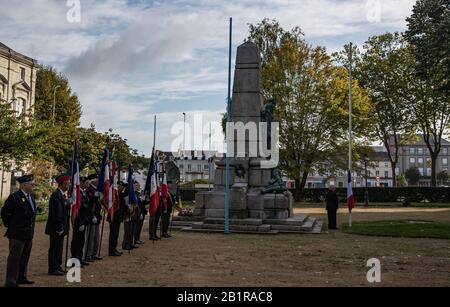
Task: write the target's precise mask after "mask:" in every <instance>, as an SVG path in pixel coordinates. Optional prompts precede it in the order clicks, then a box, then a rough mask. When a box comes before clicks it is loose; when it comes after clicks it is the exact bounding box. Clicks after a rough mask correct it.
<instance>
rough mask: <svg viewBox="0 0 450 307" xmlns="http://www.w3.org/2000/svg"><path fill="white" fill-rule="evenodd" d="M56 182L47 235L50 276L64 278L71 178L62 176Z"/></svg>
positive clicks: (49, 209)
mask: <svg viewBox="0 0 450 307" xmlns="http://www.w3.org/2000/svg"><path fill="white" fill-rule="evenodd" d="M56 182H57V183H58V188H57V189H56V190H55V192H53V194H52V196H51V197H50V204H49V207H48V220H47V225H46V227H45V234H47V235H49V236H50V246H49V249H48V274H49V275H52V276H62V275H64V273H65V270H64V269H63V268H62V256H63V249H64V237H65V236H66V235H68V231H69V228H68V227H69V204H68V202H67V198H66V195H65V193H66V192H67V191H68V190H69V188H70V182H71V176H69V175H60V176H58V177H57V178H56Z"/></svg>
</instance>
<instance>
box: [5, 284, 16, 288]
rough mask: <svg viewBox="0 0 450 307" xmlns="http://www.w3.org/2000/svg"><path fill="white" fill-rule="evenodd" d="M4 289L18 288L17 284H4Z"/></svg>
mask: <svg viewBox="0 0 450 307" xmlns="http://www.w3.org/2000/svg"><path fill="white" fill-rule="evenodd" d="M5 288H19V285H17V284H5Z"/></svg>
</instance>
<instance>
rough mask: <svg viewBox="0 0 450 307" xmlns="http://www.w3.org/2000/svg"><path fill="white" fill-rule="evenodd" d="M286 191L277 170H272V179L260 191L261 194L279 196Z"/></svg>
mask: <svg viewBox="0 0 450 307" xmlns="http://www.w3.org/2000/svg"><path fill="white" fill-rule="evenodd" d="M286 191H287V187H286V185H285V184H284V182H283V178H282V177H281V172H280V170H279V169H278V168H274V169H273V170H272V178H271V179H270V181H269V184H268V185H267V186H266V187H265V188H262V189H261V193H263V194H269V193H275V194H281V193H284V192H286Z"/></svg>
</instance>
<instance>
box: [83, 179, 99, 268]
mask: <svg viewBox="0 0 450 307" xmlns="http://www.w3.org/2000/svg"><path fill="white" fill-rule="evenodd" d="M88 179H89V183H90V184H89V187H88V188H87V189H86V195H87V198H88V207H89V213H90V215H89V229H88V230H87V231H86V240H87V242H86V257H85V261H86V262H93V261H94V260H102V258H101V257H98V250H99V247H100V246H99V245H100V223H101V221H102V214H101V212H102V205H101V204H100V196H99V193H98V191H97V181H98V175H96V174H91V175H89V176H88Z"/></svg>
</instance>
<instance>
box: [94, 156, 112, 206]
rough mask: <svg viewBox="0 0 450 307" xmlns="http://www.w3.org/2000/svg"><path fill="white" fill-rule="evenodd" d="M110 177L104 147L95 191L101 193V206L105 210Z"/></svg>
mask: <svg viewBox="0 0 450 307" xmlns="http://www.w3.org/2000/svg"><path fill="white" fill-rule="evenodd" d="M110 176H111V174H110V171H109V150H108V148H107V147H105V150H104V151H103V158H102V164H101V165H100V176H99V178H98V186H97V191H98V192H100V193H101V195H102V198H101V200H102V204H103V206H104V207H105V208H106V209H108V207H109V197H110V195H109V190H110Z"/></svg>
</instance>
